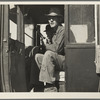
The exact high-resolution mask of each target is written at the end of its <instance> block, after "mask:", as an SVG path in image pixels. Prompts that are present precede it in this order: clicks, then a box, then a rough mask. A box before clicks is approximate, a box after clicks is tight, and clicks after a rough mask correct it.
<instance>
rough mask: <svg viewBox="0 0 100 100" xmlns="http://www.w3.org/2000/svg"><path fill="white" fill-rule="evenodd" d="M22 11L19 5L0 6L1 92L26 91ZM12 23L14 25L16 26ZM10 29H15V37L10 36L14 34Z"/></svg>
mask: <svg viewBox="0 0 100 100" xmlns="http://www.w3.org/2000/svg"><path fill="white" fill-rule="evenodd" d="M13 10H16V11H13ZM12 11H13V12H12ZM22 12H23V9H22V8H20V7H19V6H14V9H10V6H9V5H1V6H0V13H1V14H0V21H1V27H0V29H1V34H0V36H1V38H0V39H1V48H0V49H1V66H0V71H1V73H0V76H1V83H2V84H1V91H2V92H25V91H27V87H26V76H25V52H24V51H25V45H24V25H23V13H22ZM11 17H13V18H11ZM12 19H14V20H12ZM12 23H13V24H12ZM14 25H16V28H15V27H14ZM12 29H13V31H14V32H15V31H16V35H17V38H16V39H14V38H12V36H13V35H14V33H13V31H11V30H12Z"/></svg>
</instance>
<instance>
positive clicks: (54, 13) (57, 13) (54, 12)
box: [46, 8, 62, 17]
mask: <svg viewBox="0 0 100 100" xmlns="http://www.w3.org/2000/svg"><path fill="white" fill-rule="evenodd" d="M46 16H47V17H55V16H58V17H62V14H61V12H60V10H59V9H58V8H51V9H50V11H49V14H46Z"/></svg>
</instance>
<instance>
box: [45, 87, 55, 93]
mask: <svg viewBox="0 0 100 100" xmlns="http://www.w3.org/2000/svg"><path fill="white" fill-rule="evenodd" d="M44 92H57V88H56V87H47V88H45V89H44Z"/></svg>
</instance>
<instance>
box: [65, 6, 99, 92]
mask: <svg viewBox="0 0 100 100" xmlns="http://www.w3.org/2000/svg"><path fill="white" fill-rule="evenodd" d="M94 9H95V8H94V5H69V6H66V7H65V28H66V29H65V30H66V32H65V33H66V34H65V36H66V42H65V44H66V47H65V53H66V91H67V92H96V91H98V83H99V82H98V81H99V80H98V76H97V75H96V67H95V63H94V61H95V38H94V37H95V20H94V19H95V13H94Z"/></svg>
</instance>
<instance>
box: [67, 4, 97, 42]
mask: <svg viewBox="0 0 100 100" xmlns="http://www.w3.org/2000/svg"><path fill="white" fill-rule="evenodd" d="M94 34H95V30H94V6H92V5H70V6H69V34H68V35H69V42H70V43H94V41H95V40H94Z"/></svg>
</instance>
